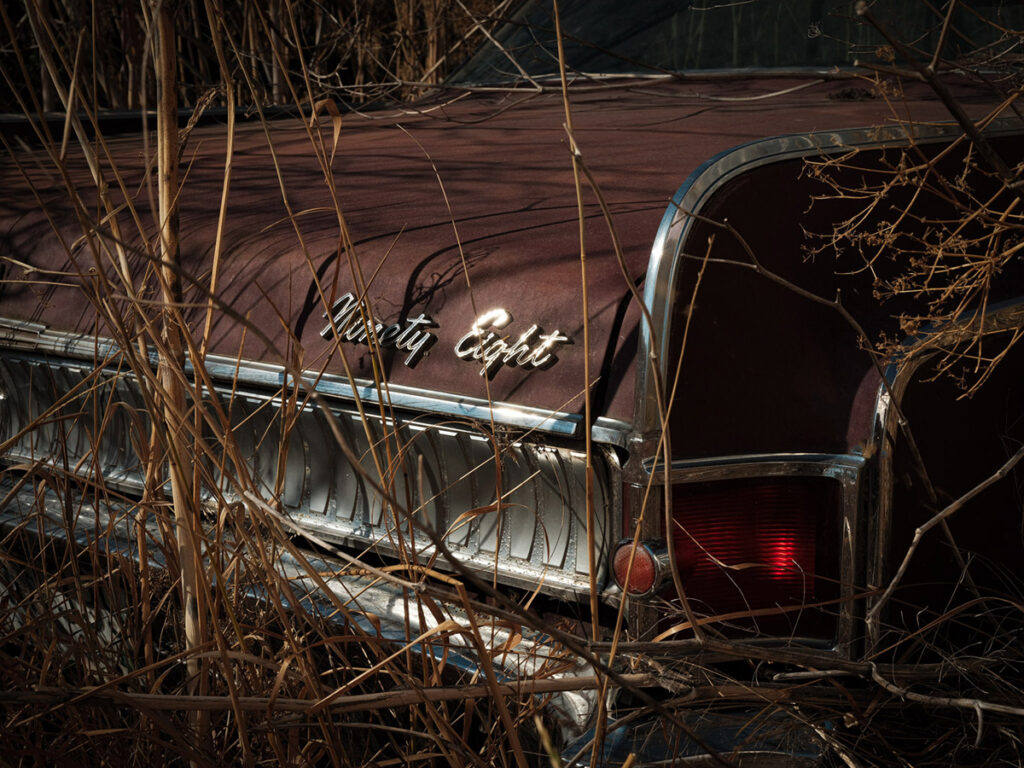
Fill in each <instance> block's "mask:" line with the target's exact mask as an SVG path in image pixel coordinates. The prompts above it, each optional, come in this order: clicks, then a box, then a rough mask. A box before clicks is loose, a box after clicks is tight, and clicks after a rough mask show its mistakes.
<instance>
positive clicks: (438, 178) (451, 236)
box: [0, 79, 970, 419]
mask: <svg viewBox="0 0 1024 768" xmlns="http://www.w3.org/2000/svg"><path fill="white" fill-rule="evenodd" d="M796 85H806V87H804V88H802V89H800V90H798V91H795V92H791V93H788V94H782V95H774V96H770V97H767V98H759V97H762V96H766V95H767V94H770V93H772V92H777V91H780V90H783V89H791V88H793V87H794V86H796ZM849 88H850V81H838V82H822V81H817V82H815V81H811V80H807V81H801V80H794V79H779V80H757V79H751V80H747V81H740V80H727V81H714V80H692V81H691V80H687V81H685V82H682V83H672V82H649V81H646V82H634V83H620V84H617V85H616V86H615V87H607V88H596V89H595V88H589V89H583V88H580V89H577V90H574V91H573V93H572V111H573V123H574V126H575V135H576V140H577V142H578V145H579V147H580V149H581V152H582V156H583V161H584V163H585V164H586V166H587V168H588V169H589V170H590V171H591V172H592V174H593V177H594V179H595V180H596V182H597V184H598V185H599V187H600V190H601V194H602V195H603V197H604V199H605V200H606V201H607V203H608V205H609V207H610V208H611V210H612V212H613V217H614V226H615V230H616V232H617V234H618V237H619V238H620V240H621V243H622V250H623V255H624V259H625V265H626V268H627V269H628V272H629V275H630V278H631V279H632V280H636V281H639V280H640V279H641V278H642V277H643V275H644V272H645V268H646V266H647V262H648V258H649V256H650V251H651V246H652V243H653V241H654V237H655V233H656V231H657V228H658V225H659V222H660V220H661V218H662V215H663V214H664V212H665V210H666V208H667V206H668V204H669V201H670V199H671V197H672V195H673V193H674V192H675V191H676V189H677V188H678V187H679V185H680V184H681V183H682V182H683V181H684V180H685V179H686V178H687V176H688V175H689V174H690V173H691V172H692V171H693V170H694V169H695V168H696V167H697V166H698V165H699V164H700V163H701V162H703V161H704V160H706V159H708V158H709V157H711V156H713V155H714V154H716V153H718V152H721V151H723V150H726V149H728V148H730V147H732V146H735V145H737V144H742V143H744V142H748V141H752V140H755V139H759V138H762V137H765V136H771V135H777V134H785V133H806V132H810V131H815V130H826V129H828V130H831V129H840V128H846V127H854V126H864V125H872V124H879V123H882V122H888V121H890V114H889V110H888V107H887V105H886V104H885V103H883V102H881V101H879V100H854V101H849V100H842V99H837V98H835V94H836V93H837V92H838V91H841V90H844V89H849ZM922 95H924V94H923V92H922ZM963 97H964V98H965V99H966V100H967V101H968V102H969V101H970V98H969V95H967V94H964V95H963ZM911 101H912V103H911V105H910V107H911V111H912V112H913V114H915V116H916V117H917V119H918V120H921V119H930V118H932V117H934V118H940V117H942V116H943V114H942V111H941V109H940V108H939V106H938V105H936V104H934V103H932V102H931V101H930V100H929V99H927V98H923V99H922V100H921V101H920V103H916V100H915V99H913V98H912V99H911ZM564 122H565V113H564V109H563V105H562V100H561V98H560V96H559V95H558V94H557V93H542V94H530V93H528V92H525V93H524V92H516V93H502V94H498V95H495V94H476V95H469V96H465V97H463V98H461V99H457V100H449V101H447V102H445V101H439V100H438V101H433V102H428V103H423V104H421V105H419V106H418V107H416V108H410V109H408V110H403V111H402V112H397V111H390V112H387V113H381V112H377V113H369V114H366V115H360V114H349V115H346V116H345V118H344V124H343V127H342V130H341V136H340V142H339V145H338V148H337V154H336V157H335V159H334V165H333V169H334V170H333V174H332V179H333V183H334V185H335V189H336V196H337V203H338V206H339V207H340V209H341V211H342V212H343V213H344V219H345V222H346V224H347V227H348V232H349V235H350V237H351V241H352V243H353V245H354V248H353V250H352V252H351V253H350V252H348V251H346V250H344V249H343V248H340V243H341V235H340V225H339V219H338V217H337V215H336V214H335V213H334V208H335V199H334V198H332V194H331V192H330V190H329V188H328V186H327V184H325V181H324V174H323V172H322V170H321V167H320V166H319V165H318V163H317V161H316V160H315V157H314V153H313V151H312V150H311V143H310V138H309V136H308V135H307V133H306V131H305V130H303V128H302V125H301V123H300V121H299V120H297V119H293V120H289V121H281V122H274V123H271V124H269V125H268V126H267V129H268V132H269V133H265V132H264V129H263V128H262V127H260V126H258V125H245V126H243V127H240V128H239V129H238V133H237V137H236V143H235V154H234V158H233V175H232V180H231V193H230V199H229V205H228V215H227V220H226V221H227V225H226V239H225V249H224V255H223V263H222V267H221V273H220V277H219V287H218V290H217V295H218V298H219V299H220V300H221V301H222V302H223V303H224V304H226V305H228V306H230V307H231V308H233V310H234V311H235V312H236V313H238V315H241V316H244V317H248V318H249V320H250V321H251V322H252V323H253V325H254V326H256V327H257V328H258V329H259V330H260V331H261V332H262V333H263V334H265V336H266V337H268V338H269V339H270V341H271V342H272V344H273V346H274V347H275V348H276V349H272V350H268V349H267V348H265V345H264V344H263V343H262V342H261V341H259V339H258V338H257V336H256V335H255V334H253V333H251V332H250V333H248V334H246V336H245V341H244V344H243V342H242V339H243V327H242V325H241V324H240V323H239V322H238V321H237V319H236V318H235V317H233V316H231V315H229V314H225V313H218V315H217V317H216V322H215V324H214V333H213V342H214V344H213V349H214V351H218V352H221V353H225V354H229V355H238V354H239V353H240V354H241V356H242V357H243V358H246V359H255V360H266V361H269V362H278V361H280V360H281V359H283V358H282V356H284V355H287V356H288V357H290V358H292V359H294V360H296V361H298V362H299V364H300V365H301V366H302V367H304V368H307V369H321V368H326V370H328V371H330V372H333V373H339V374H341V373H343V372H344V368H343V366H342V363H341V361H340V360H339V359H337V357H336V356H335V357H331V356H330V354H329V351H330V348H331V345H330V344H329V343H328V342H326V341H325V340H324V339H322V338H321V336H320V331H321V329H322V328H323V327H324V325H325V321H324V318H323V315H324V311H325V302H324V301H323V300H322V299H321V297H320V296H319V295H318V289H317V288H316V286H315V284H314V281H313V280H312V279H311V273H312V271H313V270H315V271H316V273H317V274H318V276H319V280H320V285H321V287H322V289H323V291H324V296H325V298H326V300H327V301H326V303H327V304H330V303H331V302H332V301H333V300H334V299H335V298H337V297H339V296H341V295H343V294H344V293H346V292H347V291H350V290H354V288H355V286H356V284H357V281H355V280H354V279H353V277H352V268H353V265H354V264H356V263H357V262H358V264H359V265H360V267H361V270H362V274H363V278H364V279H365V281H366V282H367V283H368V284H369V290H368V298H369V300H370V302H371V303H372V305H373V306H374V307H375V310H376V312H377V314H378V319H379V320H380V321H382V322H385V323H389V324H391V323H396V322H399V321H404V319H405V318H407V317H410V316H411V317H415V316H418V315H419V314H420V313H425V314H426V315H427V316H429V317H431V318H433V319H434V320H435V321H436V322H437V323H438V327H437V328H434V329H432V332H434V333H436V335H437V336H438V341H437V343H436V344H435V345H434V346H433V347H432V348H431V349H430V350H429V354H428V355H427V356H426V357H424V358H423V359H422V360H421V361H420V362H419V363H418V364H417V365H416V366H415V367H412V368H409V367H407V366H405V365H404V364H403V362H402V361H403V359H404V357H405V353H402V352H400V351H396V350H393V349H392V350H385V355H386V366H387V370H388V376H389V377H390V380H391V381H392V382H394V383H397V384H403V385H409V386H416V387H422V388H424V389H428V390H441V391H446V392H452V393H457V394H462V395H469V396H473V397H481V398H485V397H488V396H489V397H490V398H492V399H493V400H496V401H506V402H514V403H520V404H525V405H531V406H535V407H544V408H550V409H556V410H565V411H582V408H583V406H582V398H581V393H582V392H583V389H584V376H583V353H584V339H583V321H582V300H583V292H582V290H581V271H580V258H579V253H580V247H579V238H578V224H577V210H576V198H575V193H574V184H573V173H572V163H571V157H570V153H569V149H568V143H567V140H566V133H565V130H564V128H563V124H564ZM268 135H269V138H270V141H271V143H272V145H273V148H274V153H273V155H272V154H271V153H270V152H269V150H268V142H267V137H268ZM330 135H331V127H330V124H329V121H327V122H326V124H324V125H323V126H322V136H323V139H324V141H325V142H326V143H327V144H329V143H330ZM110 146H111V152H112V153H113V155H114V156H115V157H117V162H118V166H119V168H120V171H121V173H122V175H123V176H124V177H125V178H126V179H128V180H129V184H128V188H129V189H130V190H131V192H130V194H131V196H132V197H133V198H134V200H135V203H136V205H138V206H139V208H140V210H142V211H147V210H148V209H149V208H150V204H149V197H148V195H147V189H146V187H145V186H144V185H140V178H141V176H142V172H143V169H144V167H145V166H144V163H143V158H142V145H141V141H140V139H139V138H138V137H132V138H127V139H118V140H116V141H113V142H111V144H110ZM19 161H20V164H21V169H19V168H17V167H15V166H14V165H13V163H11V162H10V160H9V159H5V161H4V162H5V165H4V166H3V168H2V172H0V173H2V176H0V181H2V192H0V195H2V196H3V206H2V209H0V247H2V249H3V255H5V256H8V257H12V258H14V259H16V260H18V261H20V262H22V263H25V264H31V265H33V266H34V267H35V268H36V269H38V270H40V271H39V272H37V273H35V274H34V275H32V277H33V278H34V279H39V278H40V276H41V275H42V274H43V272H42V270H47V269H51V270H52V269H56V270H61V271H66V270H67V269H68V265H67V260H66V258H65V251H64V248H63V247H62V246H60V244H59V242H58V239H57V237H56V236H55V234H54V232H53V230H52V228H51V227H50V225H49V224H48V223H47V221H46V220H45V218H44V217H43V216H42V215H40V213H39V205H38V203H37V201H36V199H35V198H34V195H35V194H38V196H39V198H40V199H41V200H42V201H43V202H44V203H45V205H46V207H47V209H48V210H50V211H51V212H54V211H56V212H57V218H58V221H59V222H60V228H61V236H62V237H63V238H64V239H65V241H66V242H69V243H70V242H73V241H74V240H75V239H76V238H78V237H80V235H81V228H80V226H79V225H78V224H77V222H76V220H75V217H74V214H73V212H71V211H70V209H69V206H68V202H67V200H68V197H67V195H66V193H65V191H64V188H63V186H62V185H61V181H60V179H59V178H57V177H55V176H54V175H53V174H52V173H49V172H44V171H41V170H39V169H40V168H41V167H44V166H45V161H41V162H38V163H37V161H36V159H35V158H34V157H31V156H30V155H28V154H26V155H22V156H20V157H19ZM223 163H224V129H223V128H222V127H205V128H200V129H197V130H195V131H194V132H193V133H192V135H191V137H190V138H189V141H188V145H187V147H186V149H185V152H184V155H183V160H182V164H181V170H182V174H183V177H184V184H183V189H182V195H181V201H182V211H181V233H182V235H181V251H182V259H183V264H184V266H185V269H186V271H187V273H188V274H189V275H191V276H193V277H195V278H198V279H199V281H200V282H204V281H205V280H206V276H207V274H208V272H209V269H210V264H211V257H212V246H213V242H214V232H215V229H216V221H217V209H218V204H219V199H220V192H221V183H222V181H221V180H222V173H223ZM275 163H276V166H277V167H279V168H280V170H281V174H280V178H281V184H279V183H278V177H277V174H276V172H275ZM72 164H73V166H74V167H75V168H76V174H77V175H76V178H77V179H78V184H79V186H80V188H81V189H83V190H86V191H85V192H84V194H85V196H86V198H87V200H88V204H89V206H90V208H91V209H92V210H93V211H94V210H95V209H96V198H95V190H94V188H93V187H92V185H91V182H88V177H87V176H86V175H85V173H84V166H83V164H82V163H81V161H80V160H73V161H72ZM435 169H436V172H435ZM106 170H107V171H108V172H109V167H108V168H107V169H106ZM22 171H24V173H25V174H27V176H28V178H30V179H31V180H32V184H33V185H34V187H35V190H34V191H33V190H31V189H29V187H28V185H27V184H26V181H25V178H24V177H23V174H22ZM111 180H112V177H111ZM442 183H443V188H444V194H442V188H441V184H442ZM282 190H283V194H282ZM780 193H782V194H784V190H780ZM154 195H155V193H154ZM285 198H286V199H287V203H288V206H289V207H290V210H291V211H292V212H293V213H294V214H295V217H294V226H293V223H292V222H291V221H289V218H288V210H289V208H288V207H286V205H285V203H284V199H285ZM585 203H586V206H585V211H586V222H587V223H586V253H587V281H588V287H589V301H590V347H591V350H590V356H591V371H592V375H593V376H594V377H598V376H599V375H601V372H602V370H603V371H604V373H603V376H604V380H603V381H602V382H601V383H600V385H599V386H598V387H597V389H596V390H595V392H596V394H597V399H598V402H597V404H596V413H599V414H605V415H609V416H612V417H616V418H622V419H630V418H631V417H632V414H633V391H632V388H633V378H634V370H635V362H634V353H635V346H636V339H637V323H638V318H639V313H638V311H637V310H636V307H635V306H628V303H629V291H628V289H627V286H626V282H625V278H624V277H623V275H622V272H621V269H620V266H619V264H618V262H617V260H616V258H615V255H614V252H613V248H612V244H611V242H612V241H611V238H610V236H609V231H608V226H607V224H606V223H605V221H604V220H603V217H602V216H601V213H600V210H599V207H598V205H597V202H596V198H595V195H594V193H593V191H592V190H591V189H589V188H588V189H587V190H586V191H585ZM147 221H149V220H148V219H147ZM120 224H121V227H122V230H123V231H125V232H131V231H132V225H131V221H130V219H129V218H128V216H127V215H122V216H121V219H120ZM150 229H152V226H151V225H150ZM128 239H129V241H130V242H132V243H134V244H135V245H137V244H138V239H137V238H131V237H129V238H128ZM154 240H155V238H154ZM76 254H77V260H78V271H80V272H81V273H83V274H86V273H87V272H88V270H89V268H90V267H91V266H92V264H93V263H94V262H93V260H92V256H91V255H90V254H89V252H88V250H87V249H82V248H81V247H78V248H76ZM148 264H149V262H148V260H147V258H145V256H143V255H141V254H136V255H135V256H134V257H133V266H134V268H135V269H136V270H137V271H138V273H139V274H141V271H142V270H143V269H145V268H146V267H147V266H148ZM463 264H465V266H466V269H465V270H464V269H463ZM72 271H74V268H72ZM17 277H18V275H17V274H16V270H14V269H13V268H12V267H10V266H9V267H8V271H7V275H6V280H12V279H15V278H17ZM136 279H137V282H138V280H139V278H138V277H137V278H136ZM92 280H94V278H93V277H89V276H88V275H86V276H85V277H83V278H80V277H75V276H70V277H62V278H58V281H59V282H62V283H69V284H72V285H75V284H78V285H81V284H84V285H86V286H88V285H89V284H90V283H91V281H92ZM151 282H152V281H151ZM467 283H469V284H471V286H472V289H471V290H470V289H469V288H468V287H467ZM185 288H186V296H187V300H189V301H193V302H199V303H201V302H202V301H203V300H204V295H203V294H202V293H201V292H199V291H196V290H195V289H194V288H191V287H190V285H189V280H188V279H186V280H185ZM88 290H89V289H88V287H87V290H86V291H81V290H77V289H69V288H63V287H62V288H57V287H54V286H48V287H45V288H43V287H40V286H38V285H36V286H31V285H21V284H16V283H10V282H8V283H7V284H6V285H4V287H3V295H2V310H0V314H3V315H5V316H16V317H20V318H24V319H30V320H34V321H40V322H44V323H47V324H48V325H50V326H51V327H53V328H55V329H58V330H79V331H92V330H93V323H94V321H93V317H94V314H93V312H92V310H91V309H90V308H89V306H88V302H87V300H86V293H88ZM152 290H153V289H152V288H151V291H152ZM149 295H151V296H153V295H155V294H154V293H152V292H151V293H150V294H149ZM495 307H502V308H504V309H506V310H507V311H508V312H509V313H511V315H512V321H511V322H510V323H509V324H508V325H507V326H506V328H505V329H504V331H503V332H504V333H507V334H509V335H510V336H511V338H512V339H515V338H516V337H518V335H519V334H520V333H522V332H523V331H526V330H527V329H528V328H529V327H530V326H531V325H533V324H537V325H538V326H540V328H541V329H542V330H543V331H546V332H551V331H555V330H558V331H559V332H560V333H561V334H563V335H565V336H568V337H570V338H571V339H572V344H562V345H560V346H559V347H558V348H557V350H556V351H557V357H558V362H557V364H555V365H554V366H553V367H549V368H547V369H535V368H530V367H517V368H512V367H502V368H501V369H500V370H498V371H497V373H496V375H495V376H494V377H493V379H492V380H490V381H489V382H488V381H487V379H486V377H484V376H481V375H480V364H479V363H478V362H476V361H472V360H460V359H458V358H457V357H456V355H455V353H454V350H453V348H454V345H455V344H456V342H457V341H458V340H459V339H460V338H461V337H463V336H464V335H465V334H466V333H467V332H468V331H469V330H470V328H471V327H472V325H473V322H474V319H475V318H476V317H478V316H479V315H480V314H482V313H483V312H485V311H487V310H490V309H493V308H495ZM189 317H190V320H191V322H192V323H193V327H194V328H195V329H197V330H198V329H200V328H201V320H202V312H201V310H199V309H193V310H190V312H189ZM286 328H288V329H290V330H291V331H294V333H295V334H296V336H297V339H298V341H299V345H298V346H296V345H295V344H292V343H290V341H289V337H288V332H287V331H286ZM100 332H101V333H104V334H107V333H109V330H108V329H100ZM344 349H345V353H346V355H347V357H348V360H349V362H350V364H351V366H352V370H353V372H354V373H355V374H356V375H357V376H360V377H365V378H368V379H371V378H372V370H371V367H370V357H369V352H368V349H367V348H366V347H365V346H361V345H355V344H347V345H345V348H344Z"/></svg>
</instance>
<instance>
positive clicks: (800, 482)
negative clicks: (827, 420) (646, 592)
mask: <svg viewBox="0 0 1024 768" xmlns="http://www.w3.org/2000/svg"><path fill="white" fill-rule="evenodd" d="M838 517H839V510H838V493H837V488H836V486H835V483H834V482H833V481H832V480H829V479H826V478H789V477H787V478H769V479H756V480H744V481H733V482H728V483H726V482H722V483H706V484H703V483H702V484H688V485H677V486H675V488H674V489H673V525H672V532H671V536H670V539H671V541H672V546H673V548H674V554H675V558H676V564H677V566H678V568H679V571H680V576H681V577H682V582H683V588H684V589H685V590H686V594H687V597H688V598H689V599H690V601H691V604H692V605H693V607H694V608H695V610H696V611H697V612H698V613H700V614H704V615H719V614H727V613H736V612H745V611H750V610H759V609H765V608H773V607H777V606H798V605H808V604H810V603H814V602H818V601H821V600H827V599H829V598H831V597H833V596H834V595H835V594H836V592H837V590H836V589H835V582H836V580H837V579H838V575H839V574H838V558H837V556H836V552H837V548H838V546H837V545H838V542H837V538H838ZM831 610H833V611H834V610H835V609H834V608H832V609H831ZM803 614H804V612H802V611H801V612H797V611H793V612H788V613H787V614H786V615H785V616H775V617H763V616H758V617H755V618H751V619H740V620H737V623H738V625H740V626H745V627H753V626H756V627H758V628H759V629H761V630H762V631H763V630H766V629H768V628H771V629H772V631H796V632H798V633H799V634H806V633H811V634H815V635H817V634H820V633H821V632H822V631H823V630H822V627H821V626H820V625H821V615H822V614H821V612H814V615H813V616H805V615H803ZM798 625H799V626H798ZM815 628H816V629H815Z"/></svg>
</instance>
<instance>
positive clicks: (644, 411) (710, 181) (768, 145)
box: [635, 118, 1019, 458]
mask: <svg viewBox="0 0 1024 768" xmlns="http://www.w3.org/2000/svg"><path fill="white" fill-rule="evenodd" d="M1015 122H1016V121H1015V120H1013V119H1011V118H1007V119H1002V120H997V121H994V122H993V123H992V124H991V125H990V126H989V128H988V129H987V130H986V133H987V134H988V135H999V134H1012V133H1017V132H1019V128H1018V129H1017V130H1014V128H1013V125H1014V123H1015ZM960 133H961V130H960V128H959V127H958V126H955V125H930V124H929V125H916V126H914V131H913V134H912V137H913V138H914V140H915V141H916V142H917V143H931V142H938V141H943V140H946V139H949V138H951V137H954V136H957V135H959V134H960ZM909 137H910V136H909V135H908V133H907V132H906V131H905V130H904V128H903V127H901V126H889V127H873V128H857V129H848V130H841V131H821V132H817V133H810V134H793V135H786V136H776V137H773V138H770V139H761V140H758V141H754V142H750V143H749V144H741V145H739V146H737V147H733V148H732V149H729V150H726V151H725V152H722V153H719V154H717V155H715V156H713V157H711V158H709V159H708V160H706V161H705V162H704V163H702V164H701V165H700V166H699V167H698V168H697V169H696V170H695V171H694V172H693V173H691V174H690V176H689V177H688V178H687V179H686V181H684V182H683V184H682V186H680V187H679V189H678V190H677V192H676V194H675V195H674V196H673V198H672V202H671V203H670V204H669V206H668V209H667V210H666V211H665V214H664V216H663V217H662V220H661V224H660V225H659V227H658V232H657V235H656V237H655V240H654V245H653V247H652V248H651V257H650V260H649V262H648V268H647V278H646V280H645V287H644V297H643V301H644V305H645V306H646V307H647V310H648V311H649V312H650V317H651V324H650V325H648V324H647V322H646V321H644V320H641V326H640V345H639V347H640V348H639V350H638V354H637V372H636V381H637V384H636V393H637V399H636V411H635V423H636V429H637V430H638V432H639V433H640V434H641V435H646V434H651V433H653V432H656V431H657V429H658V426H659V421H658V414H657V402H656V398H655V394H654V393H655V388H654V383H653V381H652V380H651V376H652V375H655V372H653V371H652V370H651V362H650V361H651V360H652V359H655V358H653V357H652V353H654V354H656V355H657V358H656V359H657V360H658V361H659V365H660V366H661V368H660V370H659V371H657V372H656V374H657V375H658V376H660V377H661V378H662V380H665V379H666V378H667V375H668V374H667V371H666V368H665V366H666V365H667V361H668V359H669V355H670V350H671V347H670V345H671V339H672V332H671V331H672V329H671V328H670V323H671V319H672V311H673V305H672V302H673V291H674V287H675V284H676V281H677V276H678V272H679V268H680V264H681V261H682V259H681V255H682V246H683V243H684V242H685V241H686V238H687V236H688V234H689V232H690V229H691V227H692V226H693V223H694V220H695V219H694V216H695V215H699V214H700V213H701V211H702V209H703V208H704V206H705V205H706V204H707V202H708V201H709V200H710V199H711V197H712V195H714V193H715V192H717V191H718V190H719V189H721V188H722V187H723V186H724V185H725V184H726V183H728V182H729V181H731V180H732V179H734V178H736V177H738V176H740V175H742V174H744V173H746V172H748V171H750V170H753V169H755V168H758V167H761V166H764V165H769V164H771V163H775V162H779V161H783V160H790V159H795V158H800V157H809V156H823V155H829V154H835V153H837V152H842V151H845V150H849V149H854V148H856V149H883V148H888V147H898V146H903V145H905V144H906V143H907V140H908V138H909ZM645 458H646V457H645Z"/></svg>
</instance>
